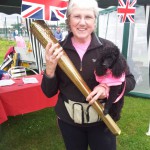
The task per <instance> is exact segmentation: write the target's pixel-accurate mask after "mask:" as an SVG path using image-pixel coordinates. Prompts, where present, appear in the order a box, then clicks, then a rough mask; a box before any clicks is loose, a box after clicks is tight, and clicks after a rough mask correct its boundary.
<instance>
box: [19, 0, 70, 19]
mask: <svg viewBox="0 0 150 150" xmlns="http://www.w3.org/2000/svg"><path fill="white" fill-rule="evenodd" d="M67 6H68V0H22V11H21V16H22V17H24V18H33V19H38V20H48V21H58V20H63V19H65V14H66V10H67Z"/></svg>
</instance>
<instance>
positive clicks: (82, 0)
mask: <svg viewBox="0 0 150 150" xmlns="http://www.w3.org/2000/svg"><path fill="white" fill-rule="evenodd" d="M74 6H78V7H79V8H81V9H89V10H92V11H93V12H94V15H95V18H97V16H98V13H99V10H98V3H97V1H96V0H70V1H69V4H68V8H67V13H66V18H67V19H66V24H67V26H68V30H70V27H69V16H70V15H71V13H72V8H73V7H74Z"/></svg>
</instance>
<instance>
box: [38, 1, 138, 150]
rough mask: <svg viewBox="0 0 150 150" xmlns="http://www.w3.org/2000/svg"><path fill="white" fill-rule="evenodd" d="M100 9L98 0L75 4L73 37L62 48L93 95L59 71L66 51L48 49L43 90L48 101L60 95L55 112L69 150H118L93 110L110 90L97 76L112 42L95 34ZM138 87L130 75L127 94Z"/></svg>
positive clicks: (72, 8)
mask: <svg viewBox="0 0 150 150" xmlns="http://www.w3.org/2000/svg"><path fill="white" fill-rule="evenodd" d="M97 15H98V5H97V2H96V1H95V0H71V1H70V2H69V6H68V9H67V25H68V30H69V35H68V36H67V37H66V38H65V40H64V41H62V42H61V43H60V44H61V46H62V47H63V49H64V50H65V52H66V53H67V55H68V56H69V58H70V59H71V61H72V62H73V64H74V65H75V67H76V69H77V70H78V71H79V73H80V74H81V76H82V77H83V79H84V80H85V82H86V83H87V85H88V86H89V87H90V89H92V90H93V91H92V92H91V93H90V94H89V95H88V96H87V97H86V98H85V97H84V95H83V94H82V93H81V92H80V91H79V89H78V88H77V87H76V86H75V85H74V84H73V83H72V81H71V80H70V79H69V78H68V77H67V75H65V73H64V72H63V71H62V70H61V69H60V68H59V66H58V65H57V62H58V60H59V58H60V57H61V56H62V55H63V51H62V48H59V49H57V50H55V49H56V47H57V46H58V45H57V44H54V45H52V44H51V43H49V44H48V45H47V47H46V53H45V55H46V56H45V58H46V70H45V73H44V75H43V79H42V83H41V88H42V90H43V92H44V93H45V95H46V96H47V97H52V96H54V95H55V94H56V93H57V92H58V91H59V96H58V101H57V104H56V106H55V111H56V114H57V118H58V125H59V128H60V130H61V133H62V136H63V139H64V142H65V146H66V149H67V150H87V149H88V147H90V149H91V150H116V137H115V135H113V134H112V133H111V132H110V131H109V129H108V128H107V126H106V125H105V123H104V122H103V121H102V120H101V119H100V117H99V115H98V114H97V113H96V111H95V110H94V109H93V108H92V107H91V105H90V104H92V103H93V102H94V101H96V100H97V99H105V98H106V94H105V93H106V90H108V89H109V87H104V86H101V84H99V83H98V82H97V81H96V79H95V75H94V68H95V63H96V60H97V57H98V56H99V55H100V54H101V53H102V51H103V49H104V47H105V46H106V45H114V44H113V43H112V42H110V41H108V40H105V39H102V38H98V37H97V36H96V35H95V33H94V30H95V26H96V18H97ZM134 86H135V80H134V77H133V75H132V74H131V73H130V71H129V70H128V71H127V72H126V92H129V91H130V90H132V89H133V88H134Z"/></svg>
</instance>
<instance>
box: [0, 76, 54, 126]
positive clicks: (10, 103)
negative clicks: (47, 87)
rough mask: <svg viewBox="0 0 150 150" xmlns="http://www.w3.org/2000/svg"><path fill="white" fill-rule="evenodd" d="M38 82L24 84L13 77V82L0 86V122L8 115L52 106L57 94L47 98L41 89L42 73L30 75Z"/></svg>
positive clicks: (5, 119) (20, 79)
mask: <svg viewBox="0 0 150 150" xmlns="http://www.w3.org/2000/svg"><path fill="white" fill-rule="evenodd" d="M27 77H35V78H36V79H37V80H38V83H34V84H24V83H23V81H22V78H19V79H13V80H14V81H15V83H14V84H13V85H9V86H3V87H0V124H2V123H3V122H5V121H7V120H8V118H7V117H8V116H16V115H21V114H26V113H30V112H34V111H38V110H41V109H44V108H47V107H54V106H55V104H56V102H57V95H55V96H53V97H52V98H47V97H46V96H45V95H44V94H43V92H42V90H41V87H40V85H41V80H42V75H40V74H38V75H32V76H27Z"/></svg>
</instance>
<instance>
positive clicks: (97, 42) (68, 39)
mask: <svg viewBox="0 0 150 150" xmlns="http://www.w3.org/2000/svg"><path fill="white" fill-rule="evenodd" d="M72 36H73V34H72V32H71V33H69V34H68V35H67V37H66V38H65V40H64V41H63V42H61V43H60V44H61V46H62V47H63V48H64V49H74V47H73V45H72V41H71V37H72ZM102 45H103V44H102V42H101V40H100V38H98V37H97V35H96V34H95V33H94V32H93V33H92V40H91V43H90V45H89V47H88V50H91V49H95V48H98V47H100V46H102Z"/></svg>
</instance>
